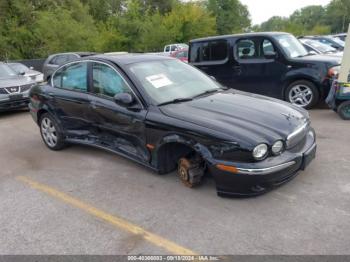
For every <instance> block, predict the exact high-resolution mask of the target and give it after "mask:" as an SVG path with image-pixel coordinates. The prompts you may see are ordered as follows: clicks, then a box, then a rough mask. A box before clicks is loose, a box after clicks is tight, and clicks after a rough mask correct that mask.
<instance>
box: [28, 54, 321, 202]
mask: <svg viewBox="0 0 350 262" xmlns="http://www.w3.org/2000/svg"><path fill="white" fill-rule="evenodd" d="M29 107H30V111H31V114H32V116H33V119H34V121H35V122H36V123H37V124H38V126H39V129H40V133H41V136H42V138H43V141H44V143H45V144H46V146H47V147H48V148H49V149H51V150H60V149H63V148H64V147H65V146H66V145H67V144H72V143H79V144H85V145H90V146H94V147H98V148H102V149H106V150H108V151H111V152H115V153H117V154H119V155H121V156H124V157H126V158H129V159H132V160H134V161H135V162H137V163H139V164H142V165H144V166H146V167H149V168H151V169H153V170H155V171H156V172H158V173H160V174H165V173H169V172H172V171H174V170H177V174H178V176H179V179H180V180H181V181H182V182H183V183H184V184H185V185H186V186H188V187H194V186H196V185H199V184H200V183H201V181H202V180H203V177H204V176H205V175H210V174H211V175H212V176H213V178H214V180H215V182H216V188H217V192H218V195H219V196H251V195H259V194H262V193H264V192H267V191H268V190H270V189H272V188H274V187H276V186H279V185H281V184H283V183H285V182H287V181H289V180H290V179H292V178H293V177H295V176H296V175H297V174H298V172H299V171H300V170H304V169H305V168H306V167H307V166H308V164H309V163H310V162H311V161H312V159H313V158H314V157H315V154H316V139H315V133H314V131H313V129H312V128H311V126H310V120H309V116H308V113H307V111H305V110H304V109H301V108H298V107H296V106H293V105H291V104H288V103H286V102H283V101H279V100H275V99H272V98H267V97H264V96H259V95H254V94H249V93H244V92H241V91H236V90H233V89H226V88H224V87H222V86H221V85H220V84H218V83H217V82H216V81H215V80H213V79H211V78H210V77H209V76H207V75H205V74H204V73H202V72H201V71H199V70H198V69H195V68H194V67H192V66H190V65H187V64H185V63H182V62H181V61H178V60H176V59H174V58H170V57H163V56H155V55H140V54H139V55H132V54H128V55H120V56H108V55H98V56H92V57H89V58H82V59H79V60H75V61H74V62H70V63H68V64H65V65H63V66H61V67H60V68H59V69H58V70H56V71H55V73H54V74H53V75H52V78H51V79H50V81H49V82H48V83H47V84H43V85H38V86H35V87H34V88H33V89H32V90H31V92H30V105H29ZM116 172H117V170H116Z"/></svg>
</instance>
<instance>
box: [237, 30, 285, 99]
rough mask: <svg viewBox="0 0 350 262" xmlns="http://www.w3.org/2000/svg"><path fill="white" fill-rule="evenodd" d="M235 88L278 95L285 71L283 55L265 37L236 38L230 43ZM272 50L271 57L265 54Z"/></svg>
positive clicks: (278, 96)
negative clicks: (233, 60) (231, 45)
mask: <svg viewBox="0 0 350 262" xmlns="http://www.w3.org/2000/svg"><path fill="white" fill-rule="evenodd" d="M233 51H234V58H235V64H234V66H233V70H234V73H235V75H236V77H235V78H236V82H235V88H237V89H240V90H243V91H246V92H251V93H257V94H262V95H266V96H271V97H276V98H282V88H283V86H282V80H283V78H284V75H285V74H286V72H287V71H288V68H287V65H286V63H285V61H284V57H283V55H282V54H281V53H280V52H279V50H278V48H276V45H275V44H274V42H273V40H271V39H269V38H267V37H246V38H240V39H237V41H236V42H235V44H234V47H233ZM273 53H274V54H275V57H272V58H271V57H269V56H268V55H271V54H273Z"/></svg>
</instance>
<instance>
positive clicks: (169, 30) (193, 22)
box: [140, 3, 216, 51]
mask: <svg viewBox="0 0 350 262" xmlns="http://www.w3.org/2000/svg"><path fill="white" fill-rule="evenodd" d="M215 33H216V32H215V17H212V16H211V15H210V14H209V13H208V12H207V11H206V9H205V7H203V6H201V5H200V4H198V3H185V4H176V5H174V7H173V9H172V11H171V12H169V13H167V14H165V15H164V16H162V15H161V14H160V13H159V12H157V13H155V14H153V15H152V14H151V15H149V16H148V18H147V19H146V21H145V23H144V27H143V32H142V35H141V38H140V40H141V43H140V44H141V46H142V51H160V50H161V49H162V48H163V46H164V45H166V44H169V43H187V42H188V41H189V40H190V39H192V38H197V37H202V36H208V35H213V34H215Z"/></svg>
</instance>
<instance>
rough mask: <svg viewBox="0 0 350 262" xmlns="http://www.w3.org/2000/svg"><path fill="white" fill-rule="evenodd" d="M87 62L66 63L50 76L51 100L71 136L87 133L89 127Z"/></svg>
mask: <svg viewBox="0 0 350 262" xmlns="http://www.w3.org/2000/svg"><path fill="white" fill-rule="evenodd" d="M87 69H88V62H76V63H71V64H68V65H66V66H64V67H62V68H60V69H59V70H58V71H56V72H55V74H54V75H53V76H52V84H53V86H54V87H55V88H54V94H51V95H52V96H53V101H54V103H55V109H56V113H57V115H58V116H59V119H61V121H62V124H63V127H64V128H65V129H66V130H67V132H68V133H70V134H71V135H72V136H80V135H83V134H86V133H87V130H88V127H89V124H90V122H89V120H88V115H89V105H90V101H89V99H88V95H87V90H88V78H87Z"/></svg>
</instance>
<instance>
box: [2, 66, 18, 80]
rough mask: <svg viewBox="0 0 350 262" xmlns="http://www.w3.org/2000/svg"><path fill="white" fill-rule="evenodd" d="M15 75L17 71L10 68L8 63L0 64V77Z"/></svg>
mask: <svg viewBox="0 0 350 262" xmlns="http://www.w3.org/2000/svg"><path fill="white" fill-rule="evenodd" d="M15 75H17V73H16V72H15V71H14V70H12V69H11V68H10V67H9V66H8V65H5V64H0V78H6V77H9V76H15Z"/></svg>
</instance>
